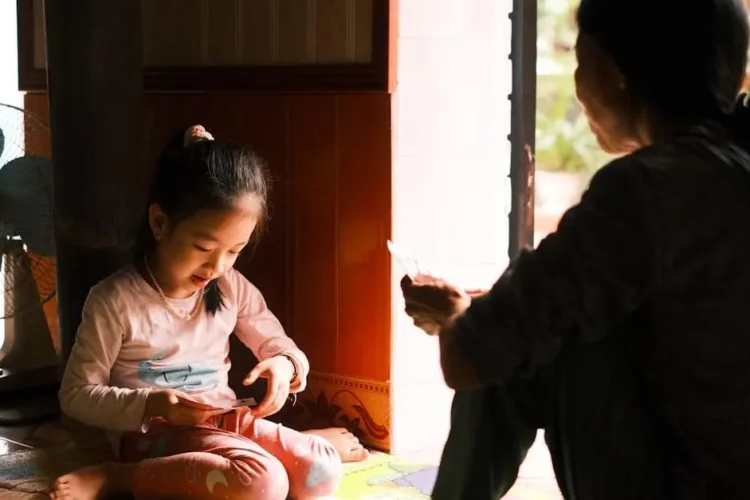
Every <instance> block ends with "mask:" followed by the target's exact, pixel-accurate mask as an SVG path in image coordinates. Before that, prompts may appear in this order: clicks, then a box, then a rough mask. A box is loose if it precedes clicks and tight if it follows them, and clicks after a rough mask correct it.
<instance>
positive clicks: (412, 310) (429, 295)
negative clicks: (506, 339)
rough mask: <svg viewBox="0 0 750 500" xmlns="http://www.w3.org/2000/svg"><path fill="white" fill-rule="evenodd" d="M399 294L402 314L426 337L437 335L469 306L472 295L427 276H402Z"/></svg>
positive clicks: (441, 280)
mask: <svg viewBox="0 0 750 500" xmlns="http://www.w3.org/2000/svg"><path fill="white" fill-rule="evenodd" d="M401 290H402V292H403V294H404V301H405V302H406V314H408V315H409V316H410V317H411V318H412V319H413V320H414V324H415V325H416V326H417V327H419V328H421V329H422V330H424V331H425V332H426V333H427V334H429V335H438V334H439V333H440V331H441V330H443V329H444V328H446V327H448V326H450V325H452V324H453V322H454V321H455V319H456V318H457V317H458V316H460V315H461V314H463V312H464V311H466V309H468V308H469V306H470V305H471V299H472V296H474V294H476V295H478V294H480V293H481V292H473V294H472V295H470V294H469V293H467V292H466V291H465V290H462V289H460V288H458V287H455V286H453V285H451V284H450V283H448V282H447V281H445V280H443V279H440V278H435V277H434V276H429V275H423V274H421V275H417V276H415V277H414V278H413V279H412V278H410V277H409V276H404V278H403V279H402V280H401Z"/></svg>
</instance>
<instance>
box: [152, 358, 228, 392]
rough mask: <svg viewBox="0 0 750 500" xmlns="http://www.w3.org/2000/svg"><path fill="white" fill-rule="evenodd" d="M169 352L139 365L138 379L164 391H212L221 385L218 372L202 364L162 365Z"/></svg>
mask: <svg viewBox="0 0 750 500" xmlns="http://www.w3.org/2000/svg"><path fill="white" fill-rule="evenodd" d="M168 354H169V352H168V351H166V352H160V353H157V354H155V355H154V356H153V357H152V358H151V359H150V360H146V361H141V362H139V363H138V378H139V379H140V380H141V381H143V382H145V383H146V384H149V385H152V386H154V387H159V388H162V389H175V390H178V391H183V392H193V391H197V390H207V389H212V388H214V387H216V386H217V385H219V376H218V371H217V370H216V369H214V368H211V367H209V366H206V365H202V364H200V363H187V364H174V365H169V364H162V363H159V361H162V360H164V359H165V358H166V357H167V355H168Z"/></svg>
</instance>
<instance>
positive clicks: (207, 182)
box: [134, 129, 269, 314]
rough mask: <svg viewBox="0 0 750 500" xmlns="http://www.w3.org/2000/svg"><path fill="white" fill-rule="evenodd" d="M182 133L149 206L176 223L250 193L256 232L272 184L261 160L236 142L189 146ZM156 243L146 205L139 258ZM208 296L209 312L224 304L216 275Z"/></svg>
mask: <svg viewBox="0 0 750 500" xmlns="http://www.w3.org/2000/svg"><path fill="white" fill-rule="evenodd" d="M188 130H190V129H188ZM184 138H185V131H182V132H180V133H179V134H177V135H176V136H175V137H174V139H172V140H171V141H170V142H169V143H168V144H167V146H166V147H165V148H164V150H163V151H162V153H161V154H160V155H159V159H158V162H157V165H156V172H155V174H154V179H153V184H152V186H151V192H150V194H149V197H148V205H147V207H149V206H151V205H152V204H157V205H159V207H161V209H162V210H163V211H164V213H165V214H166V215H167V217H168V218H169V223H170V225H172V227H175V226H176V225H178V224H180V223H181V222H183V221H184V220H186V219H187V218H189V217H191V216H193V215H195V214H196V213H197V212H199V211H201V210H222V209H227V208H231V207H232V206H233V205H234V203H235V202H236V200H237V199H238V198H240V197H241V196H243V195H246V194H248V193H250V194H253V195H255V196H256V197H257V198H258V201H259V202H260V206H261V214H260V220H259V222H258V227H257V228H256V230H255V232H254V233H253V234H254V236H255V237H257V236H258V235H259V234H260V233H261V232H262V230H263V229H264V228H265V223H266V222H267V219H268V210H267V200H268V191H269V186H268V181H267V172H266V167H265V164H264V163H263V161H262V160H261V159H260V158H259V157H258V156H257V155H256V154H255V153H254V152H253V151H251V150H249V149H247V148H245V147H243V146H240V145H238V144H233V143H227V142H220V141H214V140H203V141H201V142H193V143H191V144H188V145H187V146H185V145H184V141H185V139H184ZM155 248H156V240H155V239H154V235H153V234H152V232H151V227H150V225H149V220H148V208H147V209H146V214H145V217H144V219H143V221H142V223H141V226H140V227H139V230H138V235H137V238H136V245H135V252H134V254H135V257H136V258H138V259H142V258H143V256H144V255H147V254H148V253H150V252H152V251H153V250H154V249H155ZM204 299H205V300H204V301H205V305H206V311H208V312H209V313H211V314H215V313H216V312H217V311H219V310H220V309H221V308H223V307H224V298H223V295H222V292H221V289H220V288H219V285H218V283H217V280H213V281H211V282H210V283H209V284H208V285H207V287H206V291H205V295H204Z"/></svg>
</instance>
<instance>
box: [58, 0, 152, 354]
mask: <svg viewBox="0 0 750 500" xmlns="http://www.w3.org/2000/svg"><path fill="white" fill-rule="evenodd" d="M44 4H45V12H44V16H45V24H46V26H45V31H46V43H47V78H48V89H49V106H50V125H51V134H52V158H53V161H54V165H55V172H54V186H55V240H56V245H57V302H58V321H59V327H60V341H61V342H60V344H61V347H62V365H63V367H64V365H65V362H66V361H67V358H68V355H69V353H70V349H71V347H72V346H73V342H74V341H75V335H76V331H77V329H78V325H79V324H80V321H81V309H82V306H83V303H84V301H85V300H86V297H87V295H88V292H89V289H90V288H91V286H92V285H94V284H95V283H97V282H98V281H99V280H101V279H103V278H104V277H106V276H107V275H108V274H110V273H111V272H113V271H115V270H116V269H117V268H119V267H120V266H122V265H123V264H125V263H126V262H127V261H128V260H129V258H130V256H129V251H128V247H129V245H130V244H131V242H132V238H133V236H134V234H135V230H136V227H137V224H138V222H139V219H140V216H141V215H142V213H143V207H144V204H145V198H146V190H147V189H148V185H149V177H150V169H149V168H148V167H147V166H146V165H144V161H143V137H142V128H143V123H144V121H143V109H142V87H143V76H142V73H143V65H142V53H141V44H142V42H141V14H140V4H141V2H139V1H137V0H106V1H102V0H45V2H44Z"/></svg>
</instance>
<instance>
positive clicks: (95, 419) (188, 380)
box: [60, 265, 309, 431]
mask: <svg viewBox="0 0 750 500" xmlns="http://www.w3.org/2000/svg"><path fill="white" fill-rule="evenodd" d="M219 286H220V288H221V290H222V292H223V295H224V303H225V307H224V308H223V309H221V310H220V311H218V312H217V313H216V315H211V314H209V313H207V312H206V311H205V310H201V311H200V312H199V313H198V314H197V315H196V316H195V317H194V318H193V319H191V320H184V319H181V318H178V317H177V316H176V315H175V314H174V313H172V312H171V311H170V310H169V309H167V307H166V306H165V304H164V302H163V300H162V298H161V297H160V296H159V294H158V293H157V292H156V291H155V290H154V289H153V288H151V286H149V285H148V283H147V282H146V281H145V280H144V279H143V277H141V275H140V274H139V273H138V271H137V270H136V269H135V267H134V266H133V265H129V266H126V267H125V268H123V269H122V270H120V271H118V272H117V273H115V274H113V275H112V276H110V277H109V278H107V279H105V280H104V281H102V282H100V283H99V284H97V285H96V286H94V287H93V288H92V289H91V292H90V294H89V296H88V299H87V300H86V304H85V305H84V308H83V320H82V322H81V326H80V327H79V329H78V334H77V336H76V342H75V345H74V346H73V350H72V352H71V355H70V359H69V360H68V364H67V367H66V370H65V375H64V376H63V380H62V386H61V388H60V405H61V407H62V410H63V411H64V412H65V413H66V414H68V415H69V416H71V417H73V418H75V419H76V420H79V421H81V422H83V423H85V424H87V425H92V426H97V427H102V428H104V429H107V430H110V431H141V430H144V429H145V426H146V425H147V424H148V423H147V422H145V421H144V411H145V407H146V398H147V396H148V394H149V393H150V392H151V391H153V390H156V389H167V388H170V389H176V390H179V391H183V392H186V393H188V394H190V395H191V396H192V397H193V398H194V399H196V400H198V401H202V402H205V403H209V404H216V405H221V403H223V402H227V401H230V400H233V399H235V397H236V396H235V394H234V391H232V389H230V388H229V385H228V383H227V374H228V372H229V367H230V361H229V336H230V335H231V334H232V332H234V333H235V334H236V335H237V337H238V338H239V339H240V340H241V341H242V342H243V343H244V344H245V345H246V346H247V347H248V348H249V349H250V350H251V351H252V352H253V354H255V356H256V357H257V358H258V359H260V360H264V359H268V358H270V357H273V356H277V355H280V354H284V355H287V356H288V357H289V358H290V359H292V360H293V362H294V364H295V365H296V368H297V374H298V376H297V378H296V381H295V383H294V385H293V386H292V388H291V389H292V391H293V392H299V391H301V390H303V389H304V387H305V383H306V379H307V374H308V372H309V363H308V361H307V358H306V357H305V355H304V354H303V353H302V351H300V350H299V349H298V348H297V346H296V345H295V343H294V341H292V339H290V338H289V337H288V336H287V335H286V334H285V333H284V329H283V328H282V326H281V323H279V321H278V320H277V319H276V317H275V316H274V315H273V313H271V311H270V310H269V309H268V307H267V306H266V302H265V300H264V299H263V295H262V294H261V293H260V291H259V290H258V289H257V288H255V286H253V285H252V284H251V283H250V282H249V281H247V279H245V277H244V276H242V275H241V274H240V273H239V272H238V271H236V270H234V269H231V270H230V271H229V272H227V273H226V274H225V275H224V276H222V277H221V278H219ZM168 300H170V301H171V303H172V305H173V307H175V308H177V309H182V310H190V309H192V307H193V305H194V304H195V297H192V298H188V299H168Z"/></svg>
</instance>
